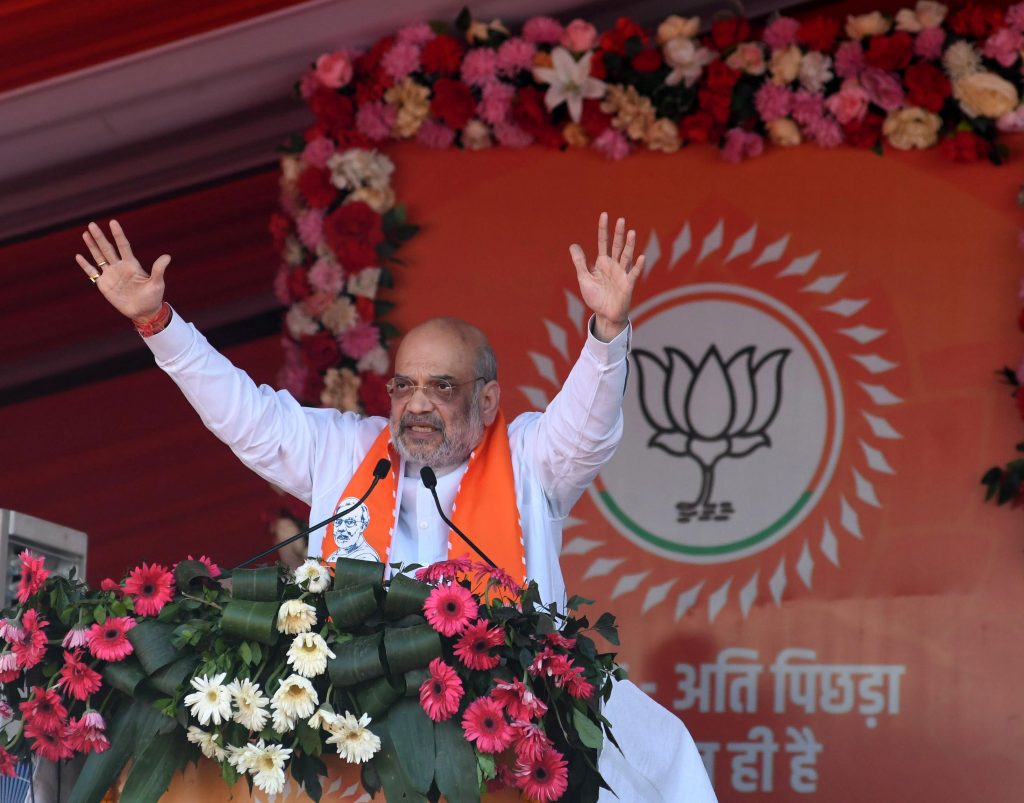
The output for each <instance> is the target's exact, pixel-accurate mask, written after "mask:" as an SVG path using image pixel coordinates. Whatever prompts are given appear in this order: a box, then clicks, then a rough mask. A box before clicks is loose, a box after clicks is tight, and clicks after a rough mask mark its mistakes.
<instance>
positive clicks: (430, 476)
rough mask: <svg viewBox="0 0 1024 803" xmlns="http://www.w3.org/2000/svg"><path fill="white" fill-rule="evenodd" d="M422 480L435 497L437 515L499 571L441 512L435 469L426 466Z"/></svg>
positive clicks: (422, 469) (485, 561) (423, 469)
mask: <svg viewBox="0 0 1024 803" xmlns="http://www.w3.org/2000/svg"><path fill="white" fill-rule="evenodd" d="M420 479H421V480H423V485H424V487H426V489H427V490H428V491H430V495H431V496H432V497H434V507H436V508H437V513H438V515H439V516H440V517H441V518H442V519H443V520H444V523H445V524H447V525H448V526H449V527H451V528H452V530H454V531H455V532H456V533H458V535H459V537H460V538H461V539H462V540H463V541H465V542H466V543H467V544H469V545H470V546H471V547H472V548H473V551H474V552H476V554H478V555H479V556H480V557H481V558H483V559H484V563H486V564H487V565H488V566H490V567H491V568H492V569H497V568H498V567H497V566H496V565H495V563H494V561H493V560H491V559H490V558H489V557H487V556H486V555H485V554H484V553H483V551H482V550H481V549H480V547H478V546H477V545H476V544H474V543H473V542H472V541H470V540H469V536H467V535H466V534H465V533H464V532H462V530H460V529H459V528H458V527H456V526H455V523H454V522H453V521H452V520H451V519H449V518H448V517H447V516H446V515H444V511H443V510H441V500H440V499H438V498H437V475H436V474H434V469H432V468H431V467H430V466H424V467H423V468H421V469H420Z"/></svg>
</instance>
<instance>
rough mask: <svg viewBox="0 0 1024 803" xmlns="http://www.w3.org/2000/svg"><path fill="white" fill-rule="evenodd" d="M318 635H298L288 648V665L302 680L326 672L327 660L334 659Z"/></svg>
mask: <svg viewBox="0 0 1024 803" xmlns="http://www.w3.org/2000/svg"><path fill="white" fill-rule="evenodd" d="M334 657H335V656H334V653H333V652H331V650H330V648H329V647H328V646H327V642H326V641H324V639H323V636H321V635H320V634H319V633H300V634H299V635H297V636H296V637H295V641H293V642H292V646H291V647H289V648H288V663H289V664H291V665H292V667H293V668H294V669H295V671H296V672H298V673H299V674H300V675H302V677H304V678H315V677H316V676H317V675H322V674H323V673H324V672H326V671H327V659H328V658H334Z"/></svg>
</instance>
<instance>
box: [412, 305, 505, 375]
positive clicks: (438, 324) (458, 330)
mask: <svg viewBox="0 0 1024 803" xmlns="http://www.w3.org/2000/svg"><path fill="white" fill-rule="evenodd" d="M422 350H425V351H427V352H434V353H435V355H436V356H437V357H438V358H439V359H446V358H448V357H451V358H454V359H455V360H456V361H457V362H458V363H459V364H460V366H464V367H466V368H468V369H469V370H470V371H471V372H472V374H473V377H474V378H475V377H483V379H484V381H485V382H491V381H493V380H495V379H497V378H498V362H497V360H496V358H495V356H494V350H493V349H492V348H491V344H490V342H489V341H488V340H487V335H485V334H484V333H483V331H482V330H481V329H480V328H479V327H476V326H474V325H473V324H471V323H469V322H468V321H464V320H462V319H461V318H450V317H443V318H431V319H430V320H427V321H424V322H423V323H421V324H420V325H419V326H416V327H414V328H412V329H410V330H409V332H408V334H406V336H405V337H404V338H402V342H401V343H400V344H399V346H398V351H397V353H396V354H395V369H396V371H397V372H398V373H401V374H406V375H408V372H407V371H405V370H403V367H404V363H405V362H406V360H405V359H403V358H406V357H409V358H411V357H415V358H419V357H420V356H421V351H422ZM466 358H468V360H469V362H468V363H467V362H465V359H466ZM464 378H468V377H460V380H461V379H464Z"/></svg>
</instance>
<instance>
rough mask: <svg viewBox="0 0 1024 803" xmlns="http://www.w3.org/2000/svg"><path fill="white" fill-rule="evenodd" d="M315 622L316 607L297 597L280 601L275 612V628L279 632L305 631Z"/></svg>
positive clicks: (310, 628) (293, 632) (290, 633)
mask: <svg viewBox="0 0 1024 803" xmlns="http://www.w3.org/2000/svg"><path fill="white" fill-rule="evenodd" d="M315 624H316V608H314V607H313V606H312V605H309V604H308V603H305V602H300V601H299V600H297V599H290V600H287V601H285V602H282V603H281V607H280V609H279V610H278V612H277V630H278V632H279V633H288V634H289V635H293V636H294V635H295V634H296V633H306V632H308V631H309V630H312V629H313V625H315Z"/></svg>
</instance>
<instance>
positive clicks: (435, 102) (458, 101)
mask: <svg viewBox="0 0 1024 803" xmlns="http://www.w3.org/2000/svg"><path fill="white" fill-rule="evenodd" d="M430 111H431V112H433V114H434V116H435V117H438V118H440V119H441V120H442V122H444V124H445V125H446V126H448V127H449V128H454V129H455V130H459V129H461V128H463V127H464V126H465V125H466V123H468V122H469V121H470V118H472V117H473V113H474V112H475V111H476V98H474V97H473V91H472V90H471V89H470V88H469V87H468V86H466V85H465V84H464V83H462V81H455V80H453V79H451V78H438V79H437V80H436V81H435V82H434V93H433V96H432V97H431V99H430Z"/></svg>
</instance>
